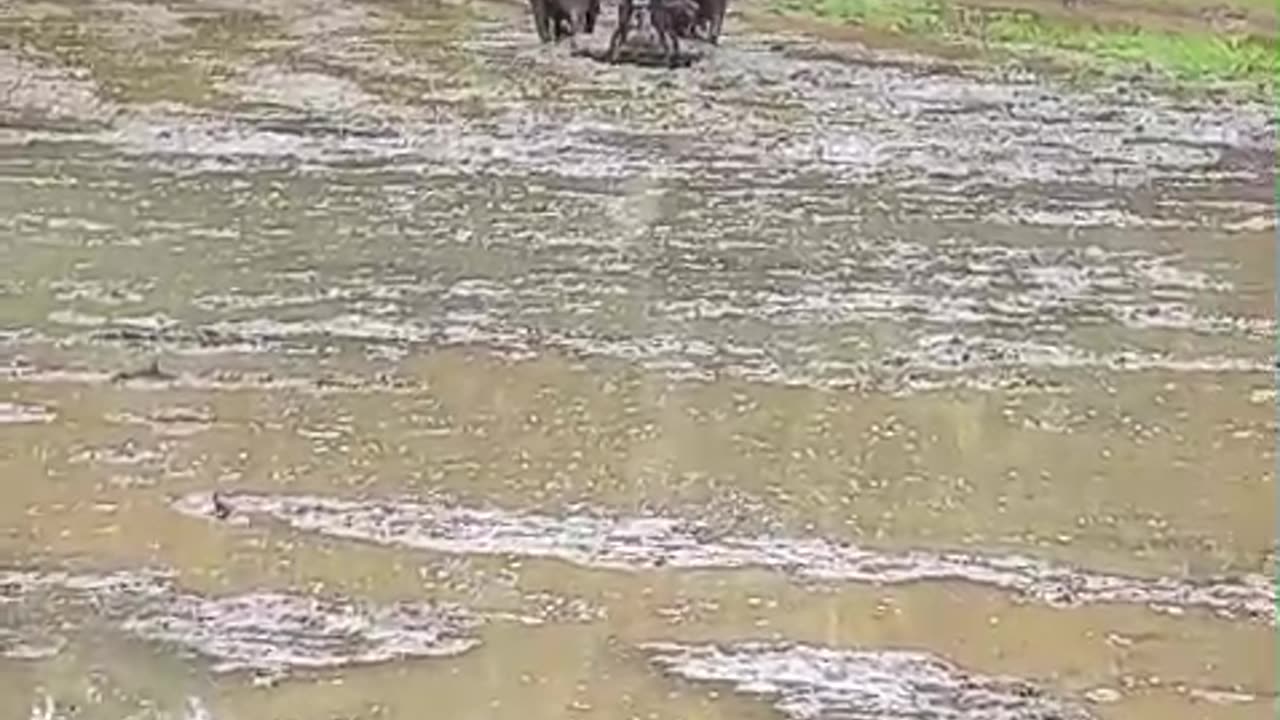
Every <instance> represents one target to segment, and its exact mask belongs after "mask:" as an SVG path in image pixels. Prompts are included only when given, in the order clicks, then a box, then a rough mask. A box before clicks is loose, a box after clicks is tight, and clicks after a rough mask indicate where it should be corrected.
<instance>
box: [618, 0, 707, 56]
mask: <svg viewBox="0 0 1280 720" xmlns="http://www.w3.org/2000/svg"><path fill="white" fill-rule="evenodd" d="M626 1H627V0H621V2H626ZM697 23H698V3H697V0H649V25H651V26H652V27H653V32H654V34H655V35H657V36H658V42H659V43H660V44H661V45H662V51H663V53H664V54H665V55H666V59H667V65H669V66H671V67H675V66H676V62H678V60H679V57H680V38H682V37H691V36H692V35H693V33H694V28H695V26H696V25H697Z"/></svg>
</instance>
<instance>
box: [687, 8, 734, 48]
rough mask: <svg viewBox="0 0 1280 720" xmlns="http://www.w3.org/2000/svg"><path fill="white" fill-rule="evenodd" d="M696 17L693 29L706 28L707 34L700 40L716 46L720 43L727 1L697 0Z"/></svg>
mask: <svg viewBox="0 0 1280 720" xmlns="http://www.w3.org/2000/svg"><path fill="white" fill-rule="evenodd" d="M697 3H698V16H697V19H696V20H695V21H694V23H693V26H694V28H699V27H702V28H706V32H707V34H706V35H704V36H703V37H702V39H704V40H706V41H707V42H709V43H711V44H712V45H717V44H719V43H720V28H721V27H722V26H723V25H724V11H725V9H726V8H727V7H728V6H729V0H697Z"/></svg>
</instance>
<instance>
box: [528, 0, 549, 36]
mask: <svg viewBox="0 0 1280 720" xmlns="http://www.w3.org/2000/svg"><path fill="white" fill-rule="evenodd" d="M529 7H530V9H532V10H533V27H534V29H535V30H537V31H538V39H539V40H540V41H542V42H544V43H549V42H551V39H552V38H551V25H550V23H549V22H548V21H549V18H548V16H547V15H548V13H547V0H529Z"/></svg>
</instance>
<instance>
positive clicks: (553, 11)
mask: <svg viewBox="0 0 1280 720" xmlns="http://www.w3.org/2000/svg"><path fill="white" fill-rule="evenodd" d="M529 7H530V8H531V9H532V10H533V26H534V28H536V29H537V31H538V39H540V40H541V41H542V42H544V43H549V42H559V41H560V39H561V38H563V37H566V36H567V37H568V38H569V39H570V42H572V41H573V37H574V36H575V35H580V34H584V33H585V34H587V35H590V34H591V33H593V32H595V29H596V18H597V17H598V16H599V15H600V0H529Z"/></svg>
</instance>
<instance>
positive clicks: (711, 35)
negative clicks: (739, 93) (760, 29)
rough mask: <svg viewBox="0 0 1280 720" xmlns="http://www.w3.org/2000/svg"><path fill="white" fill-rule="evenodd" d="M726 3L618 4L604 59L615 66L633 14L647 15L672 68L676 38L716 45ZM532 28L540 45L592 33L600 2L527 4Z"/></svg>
mask: <svg viewBox="0 0 1280 720" xmlns="http://www.w3.org/2000/svg"><path fill="white" fill-rule="evenodd" d="M727 3H728V0H618V27H617V29H615V30H614V31H613V38H612V39H611V40H610V41H609V52H608V55H607V57H608V59H609V61H610V62H616V61H617V59H618V52H619V51H620V50H621V48H622V44H623V43H624V42H626V40H627V33H629V32H630V31H631V27H632V22H633V20H634V19H635V16H636V13H637V11H640V12H643V13H646V14H647V15H648V21H649V26H650V27H651V28H652V29H653V32H654V34H655V35H657V37H658V42H659V43H660V44H661V45H662V51H663V54H664V55H665V57H666V60H667V64H669V65H671V66H673V67H674V66H675V64H676V63H677V61H678V58H679V55H680V38H697V39H700V40H707V41H709V42H711V43H712V44H716V43H718V42H719V40H720V27H721V25H722V24H723V23H724V11H725V6H726V5H727ZM529 5H530V7H531V8H532V9H533V24H534V27H535V28H536V29H537V31H538V38H539V39H540V40H542V42H544V43H549V42H558V41H559V40H560V39H561V38H563V37H568V38H569V41H570V43H573V42H574V37H575V36H577V35H583V34H585V35H590V34H592V33H593V32H595V28H596V18H597V17H599V15H600V0H529Z"/></svg>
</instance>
